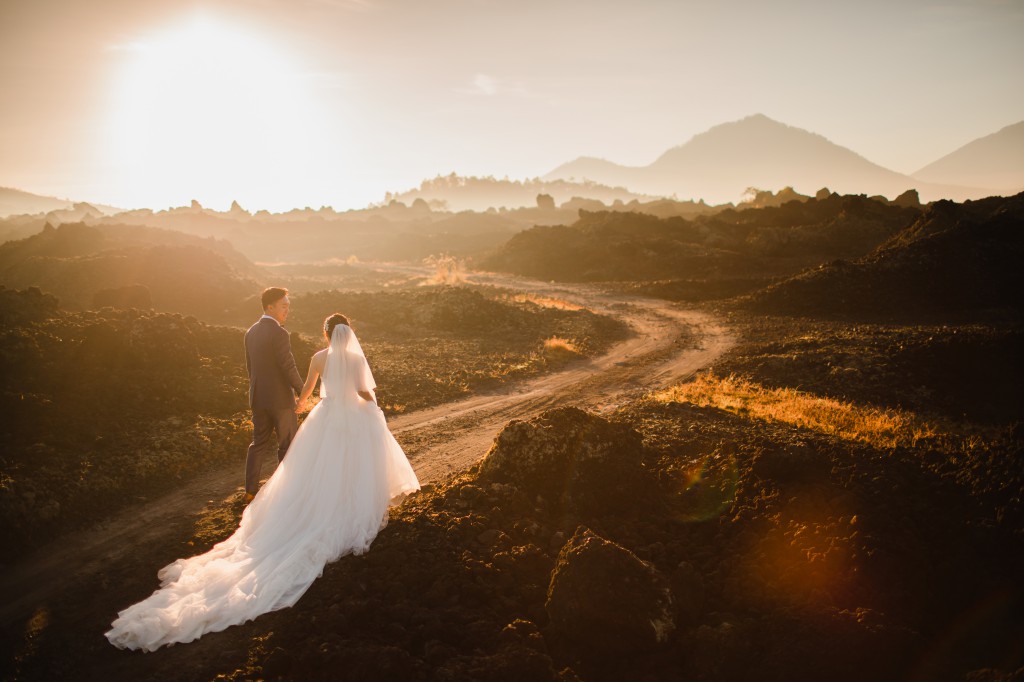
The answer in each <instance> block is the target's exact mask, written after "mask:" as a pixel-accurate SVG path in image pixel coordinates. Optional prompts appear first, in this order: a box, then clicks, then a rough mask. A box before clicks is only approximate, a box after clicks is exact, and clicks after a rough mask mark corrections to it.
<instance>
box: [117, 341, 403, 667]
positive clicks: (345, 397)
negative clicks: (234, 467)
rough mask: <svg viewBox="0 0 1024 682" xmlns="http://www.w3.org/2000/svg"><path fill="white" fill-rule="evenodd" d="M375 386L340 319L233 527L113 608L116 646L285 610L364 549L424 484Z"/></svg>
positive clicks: (185, 638)
mask: <svg viewBox="0 0 1024 682" xmlns="http://www.w3.org/2000/svg"><path fill="white" fill-rule="evenodd" d="M374 388H375V384H374V382H373V376H372V374H371V373H370V368H369V365H368V364H367V362H366V357H365V356H364V355H363V352H362V349H361V348H360V346H359V341H358V340H357V339H356V336H355V334H354V333H353V332H352V329H351V328H350V327H348V326H347V325H337V326H336V327H335V328H334V331H333V333H332V336H331V341H330V346H329V348H328V351H327V362H326V365H325V367H324V371H323V376H322V380H321V385H320V396H321V398H322V400H321V401H320V402H319V403H318V404H317V405H316V407H314V408H313V409H312V411H311V412H310V413H309V416H308V417H306V420H305V422H303V424H302V426H301V427H300V428H299V431H298V433H297V434H296V435H295V438H294V439H293V440H292V444H291V447H290V448H289V449H288V454H287V455H286V456H285V458H284V460H283V461H282V462H281V463H280V464H279V465H278V467H277V470H276V471H274V474H273V476H271V477H270V480H268V481H267V483H266V485H265V486H264V487H263V488H262V489H261V490H260V491H259V493H258V494H257V495H256V498H255V499H254V500H253V501H252V502H251V503H250V504H249V506H248V507H247V508H246V510H245V512H244V513H243V514H242V520H241V523H240V524H239V526H238V530H237V531H235V534H234V535H232V536H231V537H230V538H228V539H227V540H225V541H223V542H221V543H219V544H217V545H215V546H214V547H213V549H211V550H210V551H209V552H207V553H206V554H202V555H199V556H194V557H192V558H190V559H179V560H177V561H175V562H174V563H172V564H170V565H168V566H166V567H164V568H163V569H162V570H161V571H160V572H159V574H158V575H159V578H160V580H161V587H160V589H158V590H157V591H156V592H154V593H153V594H152V595H150V596H149V597H148V598H146V599H145V600H143V601H141V602H139V603H137V604H134V605H132V606H130V607H128V608H127V609H125V610H124V611H121V612H120V613H119V614H118V617H117V619H116V620H115V621H114V622H113V626H112V628H111V629H110V630H109V631H108V632H107V633H106V636H107V639H109V640H110V642H111V644H113V645H114V646H117V647H120V648H127V649H142V650H144V651H153V650H154V649H157V648H158V647H161V646H163V645H165V644H173V643H175V642H191V641H192V640H195V639H198V638H199V637H201V636H202V635H203V634H205V633H207V632H216V631H219V630H223V629H224V628H227V627H229V626H231V625H236V624H238V623H244V622H245V621H247V620H251V619H253V618H255V617H256V616H258V615H260V614H262V613H267V612H268V611H274V610H276V609H282V608H285V607H288V606H292V605H293V604H295V602H297V601H298V599H299V597H301V596H302V595H303V593H305V591H306V590H307V589H308V588H309V586H310V585H311V584H312V583H313V581H314V580H316V578H317V577H319V576H320V575H321V573H322V572H323V568H324V565H325V564H326V563H328V562H330V561H334V560H335V559H338V558H339V557H341V556H344V555H346V554H350V553H351V554H362V553H363V552H365V551H366V550H367V549H368V548H369V546H370V543H371V542H373V539H374V537H376V535H377V533H378V531H380V530H381V529H382V528H383V527H384V526H385V525H386V524H387V519H388V506H389V505H390V504H393V503H395V502H396V501H398V499H399V498H401V497H403V496H404V495H405V494H407V493H409V492H412V491H414V490H417V489H418V488H419V487H420V486H419V481H418V480H417V478H416V474H415V473H414V472H413V470H412V467H411V466H410V465H409V461H408V459H406V457H405V453H404V452H403V451H402V448H401V446H400V445H399V444H398V443H397V442H396V441H395V439H394V436H392V435H391V432H390V431H389V430H388V427H387V424H386V423H385V421H384V414H383V413H382V412H381V410H380V408H378V407H377V405H376V404H375V403H374V402H372V401H366V400H363V399H362V398H360V397H359V396H358V395H357V391H359V390H366V391H372V390H373V389H374Z"/></svg>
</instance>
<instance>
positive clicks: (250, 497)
mask: <svg viewBox="0 0 1024 682" xmlns="http://www.w3.org/2000/svg"><path fill="white" fill-rule="evenodd" d="M254 497H256V496H255V495H253V494H252V493H246V494H245V498H244V499H243V500H242V501H243V502H244V503H245V504H249V503H250V502H252V500H253V498H254Z"/></svg>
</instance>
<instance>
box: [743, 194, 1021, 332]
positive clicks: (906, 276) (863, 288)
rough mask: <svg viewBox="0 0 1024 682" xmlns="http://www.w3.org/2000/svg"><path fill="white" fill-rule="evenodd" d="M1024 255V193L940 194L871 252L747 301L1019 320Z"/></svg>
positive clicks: (858, 315)
mask: <svg viewBox="0 0 1024 682" xmlns="http://www.w3.org/2000/svg"><path fill="white" fill-rule="evenodd" d="M1022 259H1024V194H1018V195H1016V196H1013V197H1008V198H1002V197H991V198H988V199H982V200H980V201H973V202H965V203H963V204H955V203H953V202H950V201H940V202H938V203H936V204H933V205H932V206H930V207H929V208H928V209H927V210H926V211H925V212H924V213H923V214H922V215H921V216H920V218H918V219H917V221H915V222H914V223H913V224H912V225H910V226H909V227H907V228H906V229H905V230H902V231H901V232H899V233H898V234H896V235H894V236H893V238H892V239H890V240H888V241H887V242H886V243H884V244H882V245H880V246H879V247H878V248H877V249H876V250H875V251H874V252H872V253H871V254H869V255H867V256H865V257H864V258H861V259H859V260H855V261H852V262H848V261H845V260H839V261H834V262H831V263H828V264H826V265H822V266H821V267H819V268H817V269H814V270H810V271H807V272H804V273H801V274H799V275H797V276H795V277H793V278H791V279H789V280H786V281H784V282H781V283H779V284H776V285H774V286H771V287H769V288H768V289H766V290H764V291H763V292H759V293H756V294H753V295H751V296H750V298H749V300H747V301H746V302H745V307H747V308H748V309H750V310H753V311H756V312H761V313H781V314H792V315H812V316H822V317H830V318H851V319H894V318H899V319H902V320H960V319H964V318H977V317H978V316H983V315H985V314H988V315H993V314H994V315H997V316H1005V315H1006V314H1009V315H1010V316H1011V318H1012V319H1015V320H1019V319H1020V315H1021V296H1020V292H1021V291H1022V289H1024V269H1022V268H1021V266H1020V264H1021V262H1022Z"/></svg>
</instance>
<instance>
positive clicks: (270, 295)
mask: <svg viewBox="0 0 1024 682" xmlns="http://www.w3.org/2000/svg"><path fill="white" fill-rule="evenodd" d="M287 295H288V290H287V289H282V288H281V287H270V288H268V289H264V290H263V295H262V296H260V301H262V302H263V309H264V310H266V309H267V306H268V305H274V304H275V303H277V302H278V301H280V300H281V299H282V298H284V297H285V296H287Z"/></svg>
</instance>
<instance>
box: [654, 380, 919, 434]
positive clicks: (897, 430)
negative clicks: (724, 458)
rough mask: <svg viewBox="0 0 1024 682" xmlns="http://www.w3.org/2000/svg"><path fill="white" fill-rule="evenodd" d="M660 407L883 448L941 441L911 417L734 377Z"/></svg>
mask: <svg viewBox="0 0 1024 682" xmlns="http://www.w3.org/2000/svg"><path fill="white" fill-rule="evenodd" d="M651 398H652V399H654V400H657V401H660V402H689V403H693V404H694V405H699V406H702V407H717V408H719V409H722V410H727V411H729V412H733V413H735V414H739V415H743V416H745V417H752V418H755V419H764V420H767V421H777V422H783V423H786V424H791V425H793V426H799V427H804V428H809V429H813V430H815V431H820V432H822V433H826V434H829V435H833V436H836V437H838V438H843V439H845V440H853V441H860V442H864V443H868V444H869V445H872V446H875V447H878V448H893V447H896V446H907V447H914V446H915V445H917V443H918V441H920V440H921V439H923V438H934V437H936V436H937V435H939V431H938V429H937V428H936V426H935V425H934V424H932V423H930V422H927V421H925V420H923V419H921V418H920V417H918V416H917V415H914V414H913V413H910V412H905V411H902V410H895V409H880V408H875V407H867V406H863V405H856V404H854V403H848V402H843V401H841V400H836V399H834V398H823V397H820V396H816V395H811V394H809V393H804V392H803V391H797V390H795V389H792V388H766V387H764V386H762V385H760V384H757V383H754V382H752V381H748V380H746V379H743V378H740V377H737V376H735V375H729V376H727V377H719V376H715V375H714V374H702V375H700V376H698V377H697V378H696V379H695V380H694V381H691V382H689V383H684V384H679V385H677V386H673V387H672V388H669V389H666V390H664V391H659V392H657V393H654V394H652V395H651Z"/></svg>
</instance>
